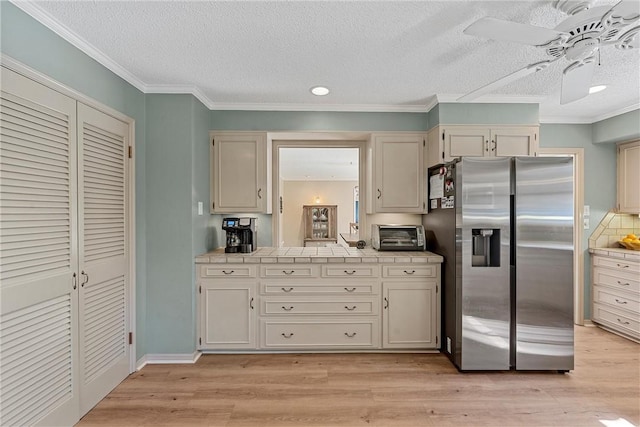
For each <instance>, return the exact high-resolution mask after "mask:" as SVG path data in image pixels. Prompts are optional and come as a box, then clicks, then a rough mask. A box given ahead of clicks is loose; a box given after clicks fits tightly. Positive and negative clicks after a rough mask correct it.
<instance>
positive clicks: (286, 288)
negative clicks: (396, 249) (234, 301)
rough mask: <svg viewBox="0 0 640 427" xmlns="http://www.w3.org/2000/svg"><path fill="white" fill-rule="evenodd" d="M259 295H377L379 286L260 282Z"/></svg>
mask: <svg viewBox="0 0 640 427" xmlns="http://www.w3.org/2000/svg"><path fill="white" fill-rule="evenodd" d="M260 286H261V289H260V290H261V293H262V294H263V295H377V294H379V293H380V292H379V289H380V285H379V283H377V282H372V283H357V284H350V283H331V284H329V283H321V282H315V283H300V282H293V283H290V284H289V283H282V282H281V281H278V282H274V283H265V282H262V283H261V284H260Z"/></svg>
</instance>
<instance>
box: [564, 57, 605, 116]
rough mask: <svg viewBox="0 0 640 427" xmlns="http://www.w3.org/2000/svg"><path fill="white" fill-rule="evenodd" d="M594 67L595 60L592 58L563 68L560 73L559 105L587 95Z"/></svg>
mask: <svg viewBox="0 0 640 427" xmlns="http://www.w3.org/2000/svg"><path fill="white" fill-rule="evenodd" d="M595 67H596V62H595V58H594V57H593V56H592V57H590V58H587V59H585V60H584V61H578V62H574V63H573V64H571V65H569V66H568V67H567V68H565V70H564V72H563V73H562V89H561V92H560V104H561V105H564V104H568V103H570V102H573V101H577V100H578V99H582V98H584V97H585V96H587V95H589V86H591V77H592V76H593V70H594V69H595Z"/></svg>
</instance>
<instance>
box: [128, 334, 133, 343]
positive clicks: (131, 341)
mask: <svg viewBox="0 0 640 427" xmlns="http://www.w3.org/2000/svg"><path fill="white" fill-rule="evenodd" d="M129 344H133V332H129Z"/></svg>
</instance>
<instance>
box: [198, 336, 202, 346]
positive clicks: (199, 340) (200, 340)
mask: <svg viewBox="0 0 640 427" xmlns="http://www.w3.org/2000/svg"><path fill="white" fill-rule="evenodd" d="M198 344H200V345H202V337H201V338H198Z"/></svg>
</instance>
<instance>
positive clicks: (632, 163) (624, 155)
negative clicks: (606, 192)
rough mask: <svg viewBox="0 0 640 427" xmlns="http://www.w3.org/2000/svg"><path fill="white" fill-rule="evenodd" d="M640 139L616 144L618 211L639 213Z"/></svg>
mask: <svg viewBox="0 0 640 427" xmlns="http://www.w3.org/2000/svg"><path fill="white" fill-rule="evenodd" d="M639 168H640V140H637V141H633V142H628V143H625V144H620V145H618V212H621V213H629V214H640V172H638V170H639Z"/></svg>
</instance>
